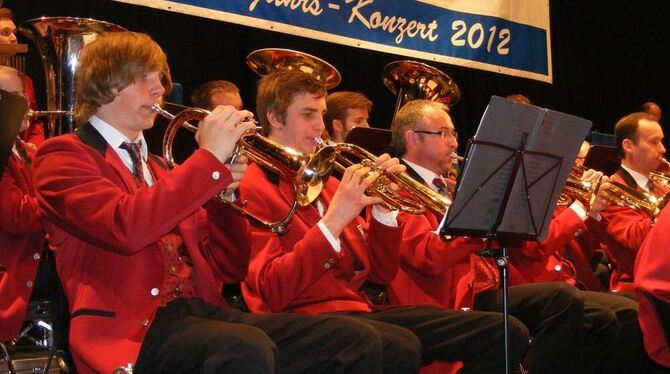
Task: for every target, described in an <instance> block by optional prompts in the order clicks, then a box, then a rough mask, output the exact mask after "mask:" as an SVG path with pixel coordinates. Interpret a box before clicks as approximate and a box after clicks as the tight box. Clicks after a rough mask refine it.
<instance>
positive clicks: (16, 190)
mask: <svg viewBox="0 0 670 374" xmlns="http://www.w3.org/2000/svg"><path fill="white" fill-rule="evenodd" d="M0 88H1V89H3V90H5V91H7V92H10V93H13V94H16V95H20V96H24V97H25V91H24V88H23V82H22V81H21V78H20V77H19V72H18V71H17V70H16V69H14V68H11V67H9V66H2V65H0ZM27 127H28V121H27V120H24V121H23V122H22V124H21V128H20V130H21V131H22V130H25V129H26V128H27ZM33 155H34V151H33V150H32V148H31V147H28V146H26V144H25V143H24V142H23V141H21V140H20V139H19V138H18V136H17V137H16V139H15V141H14V144H13V146H12V152H11V154H10V156H9V159H8V160H7V166H6V167H5V170H4V172H3V173H2V179H1V180H0V341H2V342H5V341H10V340H12V339H14V338H16V337H17V335H18V333H19V330H20V329H21V325H22V323H23V321H24V319H25V316H26V312H27V310H28V302H29V300H30V299H31V295H32V294H33V289H34V286H35V278H36V274H37V269H38V265H39V262H40V258H41V256H42V245H43V242H44V230H43V228H42V223H41V222H40V220H39V211H38V205H37V199H36V198H35V193H34V190H33V181H32V172H31V163H32V159H33Z"/></svg>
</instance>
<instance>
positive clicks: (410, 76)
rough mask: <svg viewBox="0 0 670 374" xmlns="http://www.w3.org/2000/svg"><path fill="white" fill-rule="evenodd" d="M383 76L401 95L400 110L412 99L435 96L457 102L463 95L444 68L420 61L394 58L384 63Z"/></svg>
mask: <svg viewBox="0 0 670 374" xmlns="http://www.w3.org/2000/svg"><path fill="white" fill-rule="evenodd" d="M382 80H383V81H384V85H385V86H386V88H388V89H389V91H391V93H393V94H394V95H396V96H397V101H396V108H395V111H396V112H397V111H398V110H400V108H402V106H403V105H405V104H406V103H407V102H408V101H411V100H418V99H424V100H431V101H437V102H440V103H444V104H446V105H447V106H449V107H452V106H454V105H455V104H456V103H458V101H459V100H460V99H461V90H460V89H459V88H458V85H457V84H456V82H454V80H453V79H451V78H450V77H449V76H448V75H447V74H445V73H443V72H442V71H440V70H438V69H436V68H434V67H432V66H430V65H427V64H424V63H421V62H416V61H409V60H402V61H394V62H391V63H389V64H388V65H386V66H385V67H384V70H383V71H382Z"/></svg>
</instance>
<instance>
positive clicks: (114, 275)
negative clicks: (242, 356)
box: [33, 124, 249, 373]
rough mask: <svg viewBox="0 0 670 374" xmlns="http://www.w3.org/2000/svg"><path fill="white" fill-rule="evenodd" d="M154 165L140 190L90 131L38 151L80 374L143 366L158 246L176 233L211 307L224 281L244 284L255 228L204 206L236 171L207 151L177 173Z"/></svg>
mask: <svg viewBox="0 0 670 374" xmlns="http://www.w3.org/2000/svg"><path fill="white" fill-rule="evenodd" d="M148 164H149V167H150V169H151V171H152V173H153V175H154V177H155V180H156V182H155V184H154V185H153V186H152V187H151V188H146V187H143V188H138V187H137V186H136V185H135V182H134V179H133V175H132V173H131V172H130V170H128V168H127V167H126V166H125V165H124V164H123V161H122V160H121V159H120V158H119V157H118V155H117V153H116V152H115V151H114V150H113V149H111V148H110V147H109V146H108V145H107V143H106V142H105V140H104V138H102V136H101V135H100V134H99V133H98V132H97V131H96V130H95V129H94V128H93V127H92V126H91V125H90V124H86V125H85V126H83V127H82V128H80V129H78V130H77V133H76V134H67V135H63V136H58V137H54V138H50V139H48V140H47V141H46V142H44V143H43V144H42V146H41V147H40V149H39V151H38V152H37V157H36V159H35V163H34V168H33V170H34V181H35V189H36V193H37V197H38V199H39V203H40V206H41V208H42V209H43V210H44V212H45V214H46V218H47V221H46V222H45V229H46V231H47V234H48V239H49V244H50V246H51V248H52V249H53V251H54V252H55V255H56V266H57V270H58V275H59V277H60V280H61V282H62V284H63V289H64V291H65V294H66V296H67V298H68V302H69V306H70V318H71V324H70V348H71V351H72V356H73V358H74V360H75V364H76V366H77V370H78V371H79V372H81V373H90V372H98V373H111V372H112V371H113V370H114V369H115V368H116V367H119V366H124V365H126V364H127V363H134V362H135V361H136V359H137V355H138V353H139V350H140V346H141V345H142V341H143V339H144V336H145V334H146V332H147V329H148V328H149V326H150V325H151V321H152V320H153V318H154V315H155V313H156V310H157V309H158V303H159V295H158V293H159V292H158V291H159V290H160V288H161V286H162V285H163V281H164V278H165V276H166V274H167V264H166V258H165V253H164V251H162V250H161V249H160V247H159V245H158V244H157V242H158V240H159V239H160V238H161V237H162V236H163V235H165V234H167V233H169V232H171V231H172V230H173V229H174V228H175V227H177V228H178V230H179V233H180V234H181V236H182V237H183V240H184V244H185V246H186V248H187V250H188V253H189V255H190V257H191V259H192V261H193V267H194V283H195V287H196V290H197V292H198V295H199V296H200V297H201V298H202V299H204V300H205V301H206V302H209V303H212V304H215V305H225V302H224V300H223V298H222V296H221V286H222V283H233V282H239V281H241V279H242V278H243V277H244V273H245V271H246V268H247V262H248V251H249V248H248V244H249V240H248V235H247V234H248V224H247V221H246V220H244V219H242V218H240V217H239V216H238V215H237V214H232V215H231V214H228V212H230V210H228V209H224V208H222V207H220V206H218V205H217V204H215V203H210V204H209V205H208V209H207V210H204V209H202V208H200V207H201V206H202V205H203V204H205V203H207V201H208V200H209V198H210V197H212V196H214V195H215V194H216V193H217V192H219V191H221V190H223V189H224V188H225V187H226V186H227V185H228V184H229V183H230V182H231V180H232V177H231V174H230V172H229V171H228V169H227V168H225V167H224V165H223V164H221V162H219V160H218V159H217V158H216V157H214V155H212V154H211V153H209V152H207V151H205V150H198V151H196V152H195V153H194V154H193V155H192V156H191V157H190V158H189V159H188V160H186V162H184V164H183V165H182V166H180V167H178V168H177V169H175V170H173V171H171V172H169V173H167V172H166V171H165V170H164V169H163V168H162V167H161V165H160V164H159V160H158V159H156V158H154V157H151V158H150V159H149V163H148ZM217 222H218V223H220V225H219V224H217ZM186 348H188V347H186Z"/></svg>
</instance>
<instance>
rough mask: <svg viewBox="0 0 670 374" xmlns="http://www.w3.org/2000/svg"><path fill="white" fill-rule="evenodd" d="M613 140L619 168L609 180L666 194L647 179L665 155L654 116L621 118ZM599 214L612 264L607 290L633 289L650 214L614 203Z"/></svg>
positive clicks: (644, 190)
mask: <svg viewBox="0 0 670 374" xmlns="http://www.w3.org/2000/svg"><path fill="white" fill-rule="evenodd" d="M614 143H615V145H616V148H617V152H618V153H619V156H620V157H621V167H620V168H619V170H617V171H616V173H615V174H614V175H613V176H612V180H613V181H615V182H618V183H622V184H624V185H626V186H628V187H630V188H632V189H634V190H636V191H639V192H644V193H649V194H651V195H654V196H656V197H661V196H663V195H665V193H667V189H666V188H665V187H663V186H661V185H659V184H658V183H655V182H654V181H652V180H650V179H649V174H650V173H651V172H652V171H655V170H658V169H659V168H660V166H661V159H662V158H663V156H664V155H665V147H664V146H663V129H662V128H661V126H660V125H659V124H658V121H657V119H655V117H653V116H651V115H649V114H646V113H632V114H629V115H627V116H625V117H623V118H621V119H620V120H619V121H618V122H617V124H616V126H615V127H614ZM602 214H603V217H605V218H606V219H607V220H608V221H609V225H608V227H607V233H608V235H607V236H606V238H605V240H604V244H605V248H604V249H605V252H606V253H607V256H608V257H609V258H610V260H612V262H613V264H614V271H613V272H612V278H611V280H610V289H611V290H612V291H616V292H633V281H634V279H635V274H633V264H634V262H635V256H636V254H637V251H638V249H639V248H640V246H641V245H642V242H643V241H644V240H645V238H646V237H647V234H649V231H650V230H651V228H652V226H653V217H652V216H651V215H650V214H649V213H648V212H645V211H644V210H642V209H638V210H633V209H631V208H628V207H621V206H617V205H614V204H612V205H611V206H609V207H608V208H607V209H606V210H605V211H603V213H602Z"/></svg>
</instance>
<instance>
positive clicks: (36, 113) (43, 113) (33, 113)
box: [26, 109, 72, 119]
mask: <svg viewBox="0 0 670 374" xmlns="http://www.w3.org/2000/svg"><path fill="white" fill-rule="evenodd" d="M71 115H72V112H70V111H68V110H32V109H31V110H28V112H27V113H26V117H28V118H29V119H35V118H40V117H51V116H71Z"/></svg>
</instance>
